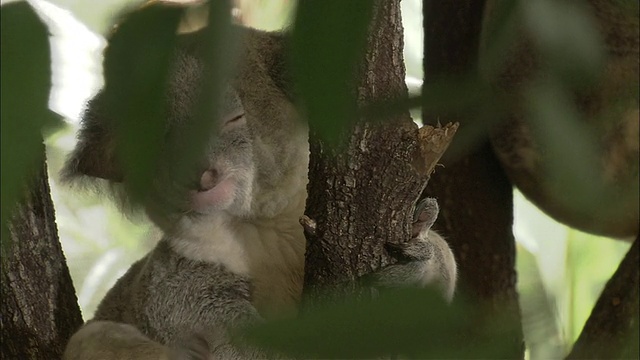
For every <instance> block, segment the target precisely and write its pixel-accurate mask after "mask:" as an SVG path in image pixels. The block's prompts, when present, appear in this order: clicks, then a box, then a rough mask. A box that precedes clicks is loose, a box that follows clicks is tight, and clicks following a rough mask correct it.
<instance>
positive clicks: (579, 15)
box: [521, 0, 606, 85]
mask: <svg viewBox="0 0 640 360" xmlns="http://www.w3.org/2000/svg"><path fill="white" fill-rule="evenodd" d="M521 4H522V10H523V14H524V21H525V23H526V25H527V28H528V30H529V32H530V34H531V36H532V38H533V40H534V42H535V44H536V46H537V48H538V50H539V51H540V52H541V54H542V57H543V63H545V64H546V65H548V66H549V70H551V71H552V72H553V73H555V74H556V75H557V76H559V77H561V78H562V79H563V80H564V81H565V82H568V83H573V84H577V85H585V84H589V83H590V82H592V81H594V80H596V79H597V76H598V75H599V74H600V73H601V71H602V69H603V67H604V64H605V56H606V53H605V47H604V39H603V38H602V36H601V35H600V33H599V31H598V27H597V24H596V22H595V21H594V19H593V17H592V15H591V14H590V13H589V12H588V8H587V7H585V6H584V4H579V3H576V2H568V1H553V0H537V1H527V0H525V1H521Z"/></svg>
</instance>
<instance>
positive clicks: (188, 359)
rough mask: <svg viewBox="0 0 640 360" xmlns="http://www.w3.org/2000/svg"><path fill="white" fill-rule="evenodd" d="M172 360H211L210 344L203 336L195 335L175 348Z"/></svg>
mask: <svg viewBox="0 0 640 360" xmlns="http://www.w3.org/2000/svg"><path fill="white" fill-rule="evenodd" d="M169 359H170V360H211V359H213V357H212V356H211V349H210V347H209V343H208V342H207V340H206V339H205V337H204V336H202V335H201V334H197V333H196V334H193V335H191V336H189V337H187V338H186V339H184V340H182V341H181V342H179V343H178V344H177V345H175V346H173V348H172V349H171V355H170V356H169Z"/></svg>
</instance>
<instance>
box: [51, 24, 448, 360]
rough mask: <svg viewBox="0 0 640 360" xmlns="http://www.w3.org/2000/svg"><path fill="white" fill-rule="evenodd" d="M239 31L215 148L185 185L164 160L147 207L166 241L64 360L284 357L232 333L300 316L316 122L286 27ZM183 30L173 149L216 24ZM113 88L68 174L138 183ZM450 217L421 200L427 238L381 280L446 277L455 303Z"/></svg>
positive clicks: (404, 251)
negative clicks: (295, 88) (441, 218)
mask: <svg viewBox="0 0 640 360" xmlns="http://www.w3.org/2000/svg"><path fill="white" fill-rule="evenodd" d="M239 31H240V33H241V37H240V40H239V41H240V42H241V50H240V60H239V61H238V64H237V69H236V71H235V73H234V75H233V76H232V77H231V80H230V81H229V84H228V86H227V87H226V88H225V91H224V93H223V96H222V101H221V105H220V111H219V114H220V115H219V116H218V118H216V119H212V121H214V122H215V131H214V132H213V133H212V135H211V139H210V142H209V143H208V145H207V148H206V154H203V156H202V159H199V161H197V162H196V163H197V164H198V166H197V168H194V169H193V171H192V172H191V173H189V174H188V175H186V177H187V179H186V180H185V181H177V180H176V177H177V175H176V174H173V173H172V168H171V166H170V165H167V164H165V163H163V162H162V161H161V160H160V161H159V164H158V166H157V169H156V173H154V174H153V175H154V181H153V188H152V189H151V191H150V195H149V197H148V199H147V200H145V202H144V203H143V207H144V210H145V211H146V213H147V215H148V217H149V218H150V219H151V220H152V221H153V222H154V223H155V224H156V225H158V227H159V228H160V229H161V230H162V238H161V239H160V241H159V242H158V244H157V246H156V247H155V248H154V249H153V250H152V251H151V252H150V253H148V254H147V255H146V256H145V257H144V258H142V259H141V260H139V261H137V262H136V263H134V264H133V265H132V266H131V268H130V269H129V270H128V271H127V273H126V274H125V275H124V276H123V277H122V278H120V279H119V280H118V281H117V283H116V284H115V285H114V287H113V288H112V289H111V290H110V291H109V292H108V293H107V295H106V296H105V298H104V299H103V300H102V302H101V303H100V305H99V306H98V309H97V311H96V313H95V316H94V318H93V319H91V320H89V321H88V322H87V323H86V324H85V325H84V326H83V327H82V328H80V330H79V331H78V332H77V333H75V334H74V335H73V337H72V338H71V340H70V342H69V344H68V345H67V347H66V350H65V354H64V359H66V360H76V359H143V360H144V359H214V358H215V359H258V358H267V357H271V356H274V355H273V354H269V353H267V352H266V351H264V350H262V349H255V348H252V347H250V346H236V345H233V344H232V343H231V342H230V336H231V335H232V334H233V333H234V332H235V331H236V330H238V329H241V328H242V327H245V326H251V325H253V324H257V323H260V322H263V321H265V320H268V319H273V318H281V317H287V316H294V315H295V314H296V308H297V305H298V303H299V301H300V296H301V292H302V284H303V277H304V276H303V271H304V253H305V246H306V243H305V237H304V234H303V229H302V226H301V225H300V224H299V219H300V217H301V216H302V215H303V213H304V207H305V201H306V196H307V191H306V185H307V173H308V162H309V145H308V138H307V137H308V134H307V132H308V131H307V126H306V124H305V122H304V119H302V117H301V115H300V113H299V111H298V110H297V109H296V107H295V106H294V100H293V99H292V96H291V92H290V91H289V90H288V88H287V81H286V74H284V69H285V66H284V62H283V58H284V56H283V48H284V42H285V40H286V35H284V34H281V33H268V32H261V31H258V30H253V29H248V28H241V29H239ZM178 36H179V39H178V46H177V49H176V52H175V60H174V66H173V70H172V73H171V75H170V81H169V83H168V85H167V90H166V92H167V106H166V121H167V124H166V125H167V126H166V134H165V138H166V139H167V144H165V148H164V149H163V154H171V153H172V146H174V145H176V144H177V145H179V144H180V143H184V142H188V141H189V139H186V138H184V136H183V134H182V133H181V129H182V128H183V127H184V125H185V122H188V121H190V118H191V117H192V109H193V106H194V104H195V101H196V99H197V98H198V96H199V95H198V91H197V86H196V84H198V83H199V79H200V78H201V77H202V76H203V70H202V69H203V62H202V57H201V54H202V49H203V47H204V46H206V44H205V43H204V42H203V41H202V39H203V30H202V29H200V30H196V31H192V32H189V33H182V34H179V35H178ZM109 55H110V53H109V51H108V48H107V52H106V55H105V57H109ZM105 62H106V61H105ZM114 89H115V90H114ZM106 91H117V84H115V85H114V84H110V87H109V88H105V89H103V90H102V91H101V92H100V93H98V95H96V96H95V97H94V98H93V99H92V100H91V101H90V102H89V103H88V106H87V109H86V111H85V113H84V116H83V122H82V127H81V129H80V132H79V135H78V144H77V146H76V148H75V149H74V150H73V152H72V154H71V155H70V156H69V158H68V160H67V162H66V165H65V168H64V169H63V175H64V178H65V179H68V180H69V181H100V179H102V180H106V181H107V182H108V183H109V184H111V185H112V186H114V187H117V186H119V185H121V184H122V183H124V182H126V181H127V174H126V173H125V172H124V170H123V168H121V167H120V164H119V161H118V158H117V154H118V152H116V151H115V150H114V146H115V145H114V144H115V141H114V139H113V137H114V131H113V119H112V118H111V116H112V115H111V114H112V112H111V111H110V109H108V107H107V106H106V104H105V100H104V99H105V96H106V94H105V92H106ZM167 156H169V155H167ZM124 196H126V195H124ZM437 214H438V206H437V202H436V201H435V200H434V199H426V200H424V201H422V202H420V203H419V204H418V206H417V210H416V215H415V219H414V224H413V233H414V238H413V239H412V240H411V241H409V242H408V243H407V244H405V245H396V246H391V248H390V252H391V253H392V254H395V255H396V257H397V258H398V260H399V262H398V263H397V264H394V265H391V266H389V267H386V268H384V269H382V270H381V271H380V272H379V273H376V274H375V278H376V281H377V283H378V284H380V286H412V285H415V286H426V285H428V284H433V285H435V286H437V287H438V288H440V289H441V292H442V294H443V296H444V297H445V298H446V299H447V300H448V301H451V299H452V297H453V294H454V291H455V286H456V264H455V260H454V258H453V254H452V251H451V249H450V248H449V246H448V245H447V243H446V241H445V240H444V239H443V238H442V237H441V236H439V235H438V234H437V233H435V232H433V231H432V230H431V225H432V224H433V222H434V221H435V219H436V217H437Z"/></svg>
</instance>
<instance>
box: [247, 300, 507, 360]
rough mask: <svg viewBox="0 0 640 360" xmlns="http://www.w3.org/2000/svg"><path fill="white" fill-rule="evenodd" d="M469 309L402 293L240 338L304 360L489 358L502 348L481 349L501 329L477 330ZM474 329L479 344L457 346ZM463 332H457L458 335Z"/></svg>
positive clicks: (310, 313)
mask: <svg viewBox="0 0 640 360" xmlns="http://www.w3.org/2000/svg"><path fill="white" fill-rule="evenodd" d="M472 318H473V317H472V316H471V313H470V308H468V307H465V306H449V305H447V304H445V303H444V301H443V300H442V299H441V297H440V296H439V295H438V294H436V293H435V292H432V291H430V290H425V289H402V290H393V291H389V292H387V293H382V294H381V295H380V297H379V298H377V299H375V300H372V301H356V300H348V301H346V302H344V303H341V304H335V305H332V306H325V307H321V308H317V309H305V312H304V313H303V314H301V315H299V316H298V318H296V319H288V320H280V321H275V322H270V323H266V324H264V325H260V326H258V327H255V328H252V329H249V330H248V331H247V332H246V333H245V336H246V338H247V339H248V340H249V341H250V342H251V343H253V344H255V345H258V346H261V347H263V348H268V349H272V350H275V351H278V352H283V353H285V354H288V355H292V356H300V357H304V358H327V359H343V358H376V357H381V356H389V355H400V356H401V357H402V358H415V359H419V358H441V357H453V358H456V357H460V356H463V355H464V354H467V355H469V354H474V357H493V356H500V355H499V354H501V353H502V354H504V352H503V351H504V349H502V348H500V347H499V346H498V347H496V346H494V345H486V346H485V345H484V344H483V340H486V339H488V338H489V337H490V336H499V334H500V333H501V332H503V330H504V329H497V328H488V329H479V326H478V324H477V322H473V321H471V320H470V319H472ZM465 328H466V329H472V328H475V331H477V332H478V334H476V335H478V339H479V341H478V342H475V343H473V344H471V343H470V342H469V343H467V342H461V340H462V339H461V334H463V333H464V329H465ZM461 331H462V332H461Z"/></svg>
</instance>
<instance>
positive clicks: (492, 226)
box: [423, 0, 524, 359]
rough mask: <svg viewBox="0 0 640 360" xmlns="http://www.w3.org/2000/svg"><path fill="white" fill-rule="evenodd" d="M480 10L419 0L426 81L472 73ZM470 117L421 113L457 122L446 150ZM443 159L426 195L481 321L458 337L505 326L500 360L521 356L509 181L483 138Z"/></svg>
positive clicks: (465, 133) (471, 127)
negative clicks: (437, 212)
mask: <svg viewBox="0 0 640 360" xmlns="http://www.w3.org/2000/svg"><path fill="white" fill-rule="evenodd" d="M483 8H484V1H483V0H465V1H454V2H452V1H433V0H432V1H429V0H425V1H423V11H424V19H425V39H424V40H425V57H424V73H425V85H426V86H428V85H429V84H430V83H432V82H434V81H438V80H441V79H443V78H448V77H460V76H469V75H471V74H474V73H475V71H476V68H477V61H478V48H479V39H480V29H481V22H482V14H483ZM463 112H464V113H463ZM469 114H473V111H469V109H455V111H443V112H442V113H433V112H431V113H428V114H427V113H424V115H423V117H424V122H425V124H433V123H435V122H437V121H440V122H447V121H459V122H460V123H461V125H460V129H459V131H458V135H457V136H456V139H454V141H453V142H452V144H451V147H452V150H451V151H452V152H455V153H461V152H460V151H459V150H460V149H461V148H462V147H463V146H467V147H468V144H464V140H465V138H469V137H470V135H471V134H472V133H474V132H475V131H476V130H477V129H478V127H479V126H480V127H481V126H482V124H477V123H476V124H474V123H473V122H474V119H473V118H469ZM443 163H444V167H441V168H438V170H437V171H436V172H435V173H434V174H433V176H432V178H431V181H430V182H429V185H428V187H427V189H426V190H425V195H429V196H432V197H436V198H437V199H438V202H439V203H440V207H441V210H440V216H439V219H438V221H437V222H436V225H435V226H434V228H435V229H436V230H438V231H439V232H440V233H442V234H443V235H444V236H445V238H446V239H447V240H448V242H449V244H450V245H451V247H452V249H453V252H454V254H455V256H456V260H457V262H458V275H459V283H458V296H457V299H458V300H461V301H467V302H469V303H470V304H472V305H475V306H477V307H476V309H477V310H476V312H477V315H478V316H479V320H478V321H480V324H478V326H477V328H476V329H475V330H474V329H469V330H467V331H461V332H460V336H461V339H464V341H465V342H467V341H471V342H473V341H474V340H473V339H478V337H477V336H474V331H479V332H481V331H483V330H482V329H483V328H484V327H485V326H488V327H490V328H502V329H503V330H504V329H509V331H508V332H506V333H505V334H507V336H506V338H504V337H501V338H495V341H494V342H493V344H488V345H489V346H494V347H495V348H496V349H502V351H501V355H500V356H501V357H506V358H512V359H517V358H523V356H524V341H523V334H522V330H521V320H520V309H519V304H518V295H517V291H516V278H517V276H516V272H515V256H516V254H515V243H514V237H513V233H512V225H513V198H512V197H513V195H512V186H511V184H510V183H509V181H508V179H507V177H506V176H505V174H504V172H503V170H502V169H501V168H500V166H499V164H498V162H497V159H496V158H495V155H494V154H493V152H492V150H491V148H490V146H489V144H488V141H484V142H483V143H481V145H480V146H477V147H475V148H473V149H467V150H466V151H465V155H463V156H461V157H458V158H456V159H448V160H447V159H445V161H443ZM482 325H484V326H482ZM501 333H503V332H501ZM483 339H486V338H483Z"/></svg>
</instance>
